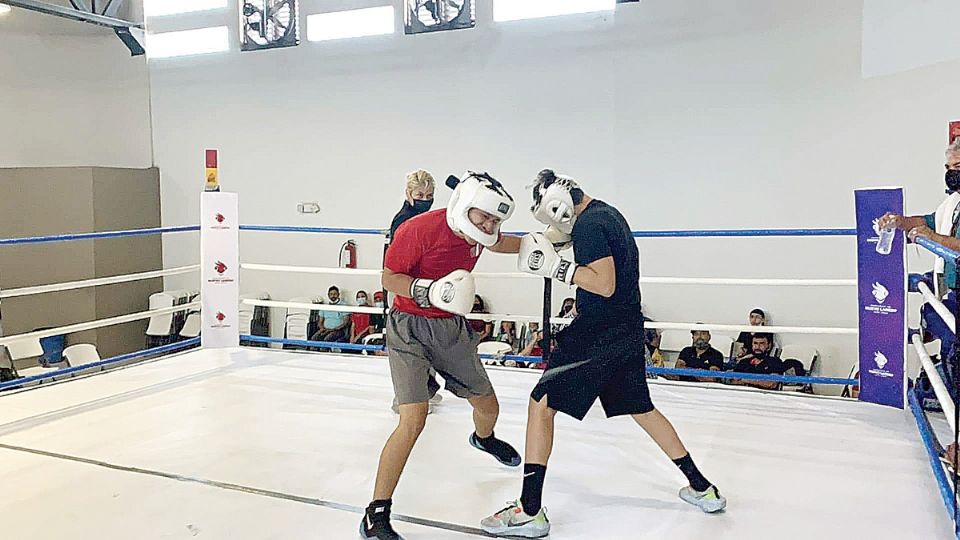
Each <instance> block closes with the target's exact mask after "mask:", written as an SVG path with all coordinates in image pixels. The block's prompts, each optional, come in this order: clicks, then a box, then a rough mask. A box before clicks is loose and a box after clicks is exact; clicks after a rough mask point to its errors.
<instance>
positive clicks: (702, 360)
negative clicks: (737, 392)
mask: <svg viewBox="0 0 960 540" xmlns="http://www.w3.org/2000/svg"><path fill="white" fill-rule="evenodd" d="M679 359H680V360H683V361H684V363H686V364H687V368H689V369H710V368H712V367H715V368H718V369H720V370H723V360H724V359H723V353H721V352H720V351H718V350H716V349H714V348H713V347H710V348H709V349H707V350H706V351H705V352H704V353H703V355H701V356H697V349H696V348H695V347H686V348H685V349H683V350H682V351H680V356H679Z"/></svg>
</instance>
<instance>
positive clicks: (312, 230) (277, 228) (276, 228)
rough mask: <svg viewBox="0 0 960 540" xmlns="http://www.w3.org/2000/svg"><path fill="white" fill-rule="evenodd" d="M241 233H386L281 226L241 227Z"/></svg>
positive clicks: (384, 231)
mask: <svg viewBox="0 0 960 540" xmlns="http://www.w3.org/2000/svg"><path fill="white" fill-rule="evenodd" d="M240 230H241V231H263V232H294V233H321V234H371V235H374V234H380V235H384V234H386V233H387V230H385V229H343V228H337V227H285V226H281V225H241V226H240Z"/></svg>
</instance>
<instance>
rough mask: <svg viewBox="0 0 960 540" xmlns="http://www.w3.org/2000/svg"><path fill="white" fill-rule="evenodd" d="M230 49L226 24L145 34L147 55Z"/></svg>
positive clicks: (203, 52) (162, 55)
mask: <svg viewBox="0 0 960 540" xmlns="http://www.w3.org/2000/svg"><path fill="white" fill-rule="evenodd" d="M228 50H230V38H229V33H228V31H227V27H226V26H217V27H214V28H201V29H199V30H185V31H183V32H163V33H160V34H147V57H148V58H169V57H171V56H187V55H191V54H207V53H215V52H222V51H228Z"/></svg>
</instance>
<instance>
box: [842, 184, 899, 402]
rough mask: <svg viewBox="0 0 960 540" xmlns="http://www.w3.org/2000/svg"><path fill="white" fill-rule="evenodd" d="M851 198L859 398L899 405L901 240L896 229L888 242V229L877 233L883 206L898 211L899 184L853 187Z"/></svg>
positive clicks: (888, 210)
mask: <svg viewBox="0 0 960 540" xmlns="http://www.w3.org/2000/svg"><path fill="white" fill-rule="evenodd" d="M855 198H856V207H857V282H858V298H859V309H858V311H859V319H860V348H859V349H860V399H861V400H862V401H869V402H871V403H879V404H881V405H889V406H891V407H898V408H901V409H902V408H903V407H904V401H905V398H906V373H905V369H904V360H905V358H906V349H907V320H906V313H905V307H906V298H907V275H906V250H905V247H904V242H905V240H904V235H903V233H902V232H899V231H897V232H896V233H895V234H894V235H893V239H892V244H890V243H889V241H888V238H889V237H887V235H889V232H887V233H885V234H883V231H880V230H879V228H878V227H877V220H878V219H879V218H880V217H881V216H883V215H884V214H886V213H887V212H893V213H895V214H900V215H902V214H903V189H902V188H882V189H859V190H857V191H856V193H855ZM881 235H883V236H885V237H887V238H884V240H887V241H886V242H884V241H881Z"/></svg>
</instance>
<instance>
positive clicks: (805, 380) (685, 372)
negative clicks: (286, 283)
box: [240, 335, 860, 386]
mask: <svg viewBox="0 0 960 540" xmlns="http://www.w3.org/2000/svg"><path fill="white" fill-rule="evenodd" d="M240 339H241V340H242V341H249V342H253V343H281V344H286V345H299V346H302V347H323V348H326V349H341V350H344V351H375V352H379V351H385V350H386V347H384V346H383V345H357V344H353V343H336V342H330V341H309V340H300V339H285V338H272V337H264V336H250V335H243V336H240ZM480 358H489V359H497V360H514V361H519V362H530V363H537V362H541V361H543V358H542V357H540V356H519V355H503V356H500V355H495V354H481V355H480ZM647 373H652V374H656V375H682V376H692V377H713V378H717V379H740V380H749V381H765V382H782V383H787V384H834V385H843V386H847V385H858V384H860V381H858V380H856V379H842V378H834V377H793V376H789V375H760V374H757V373H737V372H733V371H708V370H704V369H685V368H658V367H649V368H647Z"/></svg>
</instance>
